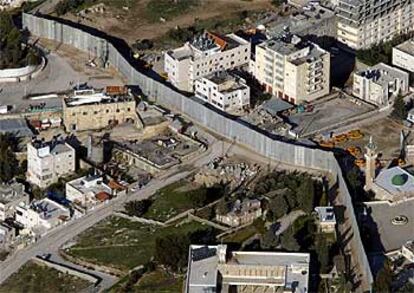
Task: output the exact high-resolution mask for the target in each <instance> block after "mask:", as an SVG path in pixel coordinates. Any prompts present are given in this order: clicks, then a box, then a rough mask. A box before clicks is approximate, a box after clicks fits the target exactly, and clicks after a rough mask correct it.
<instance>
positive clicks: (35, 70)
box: [0, 57, 46, 82]
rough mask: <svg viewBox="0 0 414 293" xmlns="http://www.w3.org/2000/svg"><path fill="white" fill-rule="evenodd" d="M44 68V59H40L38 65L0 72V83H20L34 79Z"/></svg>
mask: <svg viewBox="0 0 414 293" xmlns="http://www.w3.org/2000/svg"><path fill="white" fill-rule="evenodd" d="M45 66H46V59H45V58H43V57H42V58H41V62H40V64H39V65H27V66H25V67H19V68H9V69H1V70H0V82H21V81H26V80H29V79H31V78H34V77H36V76H38V75H39V74H40V72H41V71H42V70H43V69H44V68H45Z"/></svg>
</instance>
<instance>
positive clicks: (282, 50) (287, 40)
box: [259, 33, 309, 55]
mask: <svg viewBox="0 0 414 293" xmlns="http://www.w3.org/2000/svg"><path fill="white" fill-rule="evenodd" d="M259 46H261V47H264V48H267V49H270V50H272V51H275V52H277V53H279V54H282V55H290V54H292V53H294V52H297V51H299V50H302V49H305V48H307V47H308V46H309V44H308V42H304V41H302V39H301V38H300V37H298V36H296V35H292V34H290V33H285V34H284V35H283V36H280V37H276V38H273V39H270V40H268V41H265V42H263V43H262V44H260V45H259Z"/></svg>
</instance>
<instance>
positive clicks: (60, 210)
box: [32, 198, 69, 220]
mask: <svg viewBox="0 0 414 293" xmlns="http://www.w3.org/2000/svg"><path fill="white" fill-rule="evenodd" d="M32 209H33V210H34V211H36V212H37V213H38V214H39V216H40V218H42V219H44V220H50V219H56V218H60V217H67V216H69V210H68V209H66V208H64V207H63V206H61V205H60V204H58V203H57V202H54V201H53V200H50V199H48V198H44V199H42V200H39V201H36V202H33V203H32Z"/></svg>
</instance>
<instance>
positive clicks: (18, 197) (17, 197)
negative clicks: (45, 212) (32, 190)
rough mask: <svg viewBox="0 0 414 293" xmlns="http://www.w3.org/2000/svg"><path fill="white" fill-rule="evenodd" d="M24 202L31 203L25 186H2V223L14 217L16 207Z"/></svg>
mask: <svg viewBox="0 0 414 293" xmlns="http://www.w3.org/2000/svg"><path fill="white" fill-rule="evenodd" d="M22 201H23V202H26V203H29V196H28V194H27V193H26V192H25V191H24V185H23V184H21V183H17V182H13V183H11V184H0V221H4V220H5V219H6V218H12V217H14V212H15V209H16V206H17V205H18V204H19V203H20V202H22Z"/></svg>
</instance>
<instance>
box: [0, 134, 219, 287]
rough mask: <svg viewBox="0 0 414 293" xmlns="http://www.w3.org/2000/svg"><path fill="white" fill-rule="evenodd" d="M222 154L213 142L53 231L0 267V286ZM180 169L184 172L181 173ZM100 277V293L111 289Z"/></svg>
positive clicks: (109, 278) (108, 278)
mask: <svg viewBox="0 0 414 293" xmlns="http://www.w3.org/2000/svg"><path fill="white" fill-rule="evenodd" d="M221 151H222V144H221V143H218V142H215V143H213V144H212V145H211V146H210V148H209V149H208V150H207V151H206V152H205V153H203V154H202V155H201V156H199V157H197V158H195V159H193V160H192V161H190V162H188V163H187V164H185V166H178V167H177V168H173V169H171V170H170V171H169V172H166V173H164V174H163V175H162V176H160V177H157V178H155V179H153V180H152V181H151V182H150V183H149V184H148V185H147V186H145V187H143V188H142V189H141V190H139V191H137V192H135V193H132V194H129V195H126V196H122V197H118V198H115V199H113V200H111V201H110V202H109V203H107V204H105V205H103V206H100V207H98V208H96V209H94V210H93V211H91V212H90V213H87V214H86V215H84V216H83V217H81V218H79V219H75V220H72V221H70V222H68V223H66V224H64V225H61V226H59V227H57V228H55V229H54V230H52V231H50V232H49V233H48V234H47V235H46V236H44V237H43V238H41V239H39V240H38V241H37V242H36V243H34V244H33V245H30V246H29V247H27V248H25V249H22V250H19V251H17V253H15V254H13V255H12V256H11V257H9V258H7V259H6V260H5V261H3V262H2V263H0V283H2V282H4V281H5V280H6V279H7V278H8V277H9V276H10V275H12V274H13V273H14V272H16V271H17V270H18V269H19V268H20V267H21V266H22V265H24V264H25V263H26V262H27V261H29V260H30V259H31V258H33V257H35V256H37V255H43V254H48V253H51V254H56V253H57V252H58V251H59V248H60V247H61V246H62V245H63V244H65V243H66V242H68V241H69V240H71V239H73V238H74V237H75V236H76V235H78V234H80V233H81V232H83V231H85V230H86V229H88V228H89V227H91V226H93V225H94V224H96V223H98V222H99V221H101V220H103V219H105V218H106V217H108V216H109V215H111V214H112V213H113V212H114V211H116V210H119V209H121V208H122V205H123V204H124V203H125V202H126V201H130V200H139V199H145V198H148V197H150V196H151V195H153V194H154V193H155V192H156V191H157V190H158V189H160V188H162V187H164V186H167V185H169V184H171V183H173V182H176V181H178V180H180V179H183V178H185V177H187V176H188V175H190V173H191V172H192V171H194V170H196V169H197V168H199V167H201V166H203V165H204V164H206V163H208V162H210V161H211V160H212V159H213V158H215V157H218V156H220V155H221ZM182 169H185V170H184V171H183V170H182ZM68 264H69V263H68ZM84 271H87V272H90V273H94V272H95V271H88V270H86V269H84ZM101 276H102V278H103V282H102V287H101V288H102V289H105V288H107V287H110V286H111V285H112V284H113V282H114V280H113V279H112V277H109V276H108V277H105V274H101Z"/></svg>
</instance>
